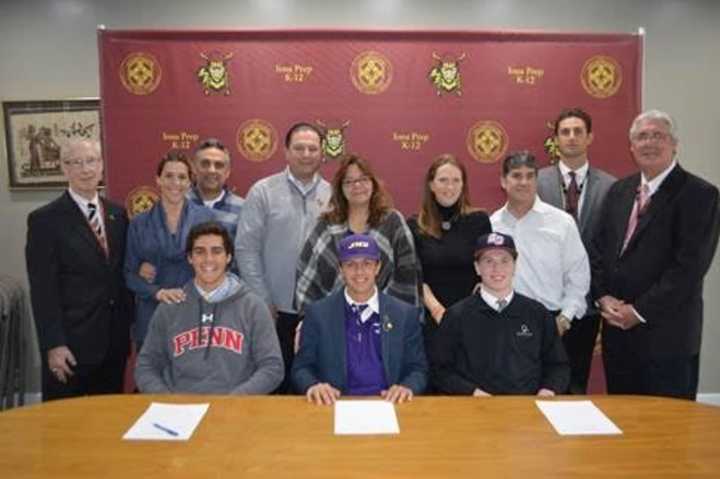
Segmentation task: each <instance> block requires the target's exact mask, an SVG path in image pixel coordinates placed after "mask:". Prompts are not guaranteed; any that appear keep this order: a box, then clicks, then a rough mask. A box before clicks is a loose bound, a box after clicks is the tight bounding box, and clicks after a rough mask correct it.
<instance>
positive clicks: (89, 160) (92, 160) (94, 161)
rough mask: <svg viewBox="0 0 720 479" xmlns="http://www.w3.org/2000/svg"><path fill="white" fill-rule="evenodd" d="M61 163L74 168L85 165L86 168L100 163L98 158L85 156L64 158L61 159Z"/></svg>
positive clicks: (77, 168)
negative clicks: (70, 158) (82, 157)
mask: <svg viewBox="0 0 720 479" xmlns="http://www.w3.org/2000/svg"><path fill="white" fill-rule="evenodd" d="M63 164H64V165H65V166H67V167H69V168H73V169H76V170H79V169H81V168H82V167H83V166H87V167H88V168H95V167H96V166H97V165H99V164H100V158H95V157H91V158H85V159H84V160H83V159H81V158H75V159H74V160H65V161H63Z"/></svg>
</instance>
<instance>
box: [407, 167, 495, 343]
mask: <svg viewBox="0 0 720 479" xmlns="http://www.w3.org/2000/svg"><path fill="white" fill-rule="evenodd" d="M408 226H409V227H410V230H411V231H412V233H413V238H414V240H415V249H416V251H417V255H418V259H419V262H420V264H421V265H422V280H423V282H422V300H423V304H424V305H425V310H426V316H427V319H428V320H427V321H426V331H425V332H426V340H427V339H428V338H429V337H431V336H432V335H433V334H434V331H435V329H437V327H438V325H439V324H440V321H442V318H443V315H444V314H445V309H447V308H449V307H450V306H451V305H452V304H454V303H456V302H457V301H459V300H461V299H463V298H465V297H467V296H469V295H470V294H472V292H473V288H474V287H475V284H476V283H477V281H478V277H477V274H476V273H475V269H474V268H473V252H474V251H475V241H476V240H477V238H478V237H479V236H481V235H484V234H487V233H490V232H491V231H492V228H491V226H490V220H489V219H488V215H487V214H486V213H485V212H484V211H481V210H479V209H477V208H473V207H472V206H471V205H470V193H469V187H468V182H467V172H466V170H465V166H464V165H463V164H462V163H460V162H459V161H458V160H457V159H455V157H454V156H452V155H450V154H443V155H440V156H438V157H437V158H435V160H434V161H433V163H432V165H430V169H429V170H428V172H427V175H425V187H424V193H423V202H422V209H421V210H420V213H419V214H418V215H417V216H413V217H412V218H410V220H409V221H408ZM428 346H429V345H428ZM428 352H429V351H428Z"/></svg>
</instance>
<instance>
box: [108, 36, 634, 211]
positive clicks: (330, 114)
mask: <svg viewBox="0 0 720 479" xmlns="http://www.w3.org/2000/svg"><path fill="white" fill-rule="evenodd" d="M98 42H99V52H100V91H101V102H102V121H103V137H104V148H105V157H106V170H107V185H108V192H109V195H110V196H111V197H112V198H114V199H115V200H118V201H121V202H126V201H127V200H128V199H129V196H130V193H133V195H132V197H131V198H130V199H131V200H132V201H134V203H129V205H130V206H131V207H132V208H138V207H140V206H142V201H138V198H140V199H141V200H142V198H143V197H142V195H140V196H138V195H136V194H135V193H137V192H138V191H139V190H138V187H142V186H147V187H150V188H152V187H154V184H155V182H154V170H155V166H156V164H157V162H158V160H159V158H160V157H161V156H162V155H163V153H164V152H165V151H167V150H168V149H169V148H173V147H175V148H186V149H190V150H191V149H192V148H193V147H194V145H195V144H196V143H197V142H198V140H200V139H203V138H205V137H208V136H213V137H217V138H220V139H221V140H222V141H223V142H225V143H226V144H227V145H229V146H230V147H231V150H232V157H233V166H232V175H231V179H230V183H231V185H232V186H233V187H234V188H235V191H236V192H237V193H238V194H240V195H242V196H244V195H245V193H246V192H247V189H248V187H249V186H250V185H251V184H252V183H253V182H254V181H256V180H257V179H259V178H261V177H263V176H266V175H268V174H271V173H274V172H277V171H279V170H280V169H282V168H284V165H285V160H284V147H283V137H284V134H285V131H286V130H287V128H288V127H289V126H290V125H291V124H292V123H294V122H296V121H310V122H316V121H320V122H322V124H323V125H325V126H327V127H335V128H340V127H342V126H343V125H345V124H346V122H349V124H347V125H346V126H345V128H344V130H342V131H343V133H344V135H343V136H344V141H345V148H346V150H347V151H352V152H356V153H359V154H361V155H363V156H365V157H366V158H368V159H369V160H370V161H371V162H372V163H373V165H374V166H375V168H376V170H377V172H378V174H379V176H381V177H382V178H383V179H384V180H385V182H386V184H387V185H388V188H389V190H390V191H391V192H392V194H393V197H394V199H395V203H396V204H397V206H398V207H399V209H401V210H402V211H403V212H404V213H406V214H408V213H411V212H413V211H416V210H417V208H418V205H419V202H420V194H421V188H422V177H423V174H424V172H425V170H426V168H427V165H428V164H429V163H430V162H431V161H432V158H433V157H434V156H436V155H438V154H440V153H445V152H449V153H453V154H455V155H457V156H458V157H460V158H461V159H463V160H464V161H465V163H466V165H467V166H468V168H469V172H470V176H471V183H470V186H471V191H472V197H473V200H474V202H475V203H476V204H477V205H478V206H482V207H485V208H487V209H489V210H494V209H495V208H497V207H498V206H500V204H501V202H502V198H503V195H502V192H501V190H500V188H499V181H498V178H499V174H500V162H501V161H500V160H501V159H502V156H503V154H504V153H505V152H507V151H512V150H517V149H529V150H531V151H533V152H534V153H535V154H536V155H537V156H538V157H539V158H542V161H543V162H544V163H547V162H549V161H550V156H549V155H548V154H547V153H546V151H545V148H544V142H545V140H546V138H547V137H548V136H549V135H550V133H551V130H550V129H549V128H548V122H550V121H551V120H552V119H553V118H554V117H555V116H556V115H557V113H558V111H559V110H560V109H562V108H563V107H568V106H580V107H582V108H584V109H586V110H587V111H588V112H590V114H591V115H592V116H593V119H594V127H593V129H594V132H595V142H594V143H593V145H592V147H591V151H590V155H591V161H592V162H593V164H594V165H595V166H599V167H601V168H604V169H606V170H608V171H610V172H611V173H613V174H615V175H619V176H622V175H624V174H626V173H629V172H630V171H631V170H632V169H633V165H632V161H631V160H630V157H629V155H628V141H627V130H628V128H629V125H630V122H631V121H632V118H633V117H634V116H635V115H636V114H637V113H638V112H639V110H640V101H641V73H642V71H641V64H642V62H641V59H642V43H641V37H639V36H637V35H629V34H567V33H562V34H561V33H531V32H439V31H438V32H427V31H425V32H423V31H280V30H277V31H113V30H100V31H99V38H98ZM442 62H445V64H446V66H447V67H448V68H447V69H446V74H447V76H446V77H445V81H444V82H442V81H437V82H434V81H433V77H434V78H436V79H437V78H442V76H441V75H440V76H439V77H438V76H437V75H435V76H433V74H432V73H431V72H432V71H433V69H436V68H439V66H440V64H441V63H442ZM213 66H214V69H213ZM208 70H212V72H211V74H208ZM212 73H214V76H213V75H212ZM435 73H438V72H437V71H435ZM203 75H204V76H203ZM203 80H205V81H204V82H203ZM331 153H337V151H331ZM328 156H329V159H328V165H326V166H325V167H324V170H323V172H324V174H325V175H326V176H330V175H331V174H332V173H333V172H334V169H335V166H334V164H335V163H336V161H335V159H333V158H332V156H330V155H328ZM141 190H142V189H141Z"/></svg>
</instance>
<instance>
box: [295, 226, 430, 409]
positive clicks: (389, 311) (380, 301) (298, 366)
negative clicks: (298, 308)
mask: <svg viewBox="0 0 720 479" xmlns="http://www.w3.org/2000/svg"><path fill="white" fill-rule="evenodd" d="M338 258H339V260H340V271H341V273H342V276H343V279H344V280H345V288H344V289H343V290H342V291H338V292H336V293H333V294H332V295H330V296H328V297H327V298H325V299H322V300H320V301H317V302H315V303H312V304H311V305H310V306H308V307H307V308H306V310H305V321H304V322H303V327H302V333H301V338H300V350H299V351H298V353H297V356H295V360H294V362H293V366H292V381H293V384H294V386H295V388H296V389H297V390H298V391H300V392H302V393H303V394H305V395H306V396H307V398H308V401H311V402H314V403H316V404H333V403H334V402H335V400H336V399H337V398H339V397H340V395H341V394H342V395H349V396H371V395H380V396H382V397H384V398H385V399H386V400H388V401H391V402H404V401H409V400H411V399H412V397H413V395H415V394H419V393H421V392H422V391H423V390H424V389H425V386H426V384H427V369H428V366H427V362H426V360H425V352H424V350H423V339H422V331H421V328H420V322H419V321H420V317H421V316H420V315H421V314H422V312H421V310H420V309H419V308H416V307H415V306H411V305H409V304H406V303H404V302H402V301H400V300H398V299H395V298H393V297H391V296H388V295H386V294H383V293H380V292H379V291H378V289H377V287H376V286H375V278H376V276H377V274H378V272H379V271H380V266H381V265H380V249H379V248H378V245H377V243H376V242H375V240H374V239H373V238H372V237H371V236H368V235H350V236H348V237H346V238H344V239H343V240H342V241H341V242H340V246H339V252H338Z"/></svg>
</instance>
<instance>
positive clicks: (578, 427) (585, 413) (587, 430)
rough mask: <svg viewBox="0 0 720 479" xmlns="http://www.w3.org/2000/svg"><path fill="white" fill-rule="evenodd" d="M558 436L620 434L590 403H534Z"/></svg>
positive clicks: (618, 429)
mask: <svg viewBox="0 0 720 479" xmlns="http://www.w3.org/2000/svg"><path fill="white" fill-rule="evenodd" d="M535 403H536V404H537V406H538V408H539V409H540V411H542V413H543V414H544V415H545V418H546V419H547V420H548V421H550V424H552V426H553V427H554V428H555V430H556V431H557V433H558V434H561V435H563V436H568V435H586V434H587V435H591V434H622V431H621V430H620V428H619V427H617V426H616V425H615V424H614V423H613V422H612V421H611V420H610V419H608V417H607V416H606V415H605V414H603V412H602V411H601V410H600V409H598V408H597V406H595V404H593V402H592V401H535Z"/></svg>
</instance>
